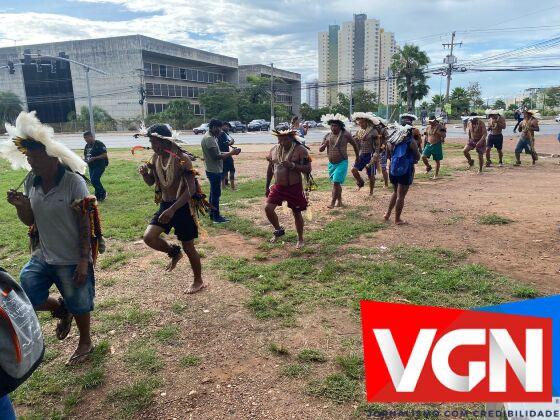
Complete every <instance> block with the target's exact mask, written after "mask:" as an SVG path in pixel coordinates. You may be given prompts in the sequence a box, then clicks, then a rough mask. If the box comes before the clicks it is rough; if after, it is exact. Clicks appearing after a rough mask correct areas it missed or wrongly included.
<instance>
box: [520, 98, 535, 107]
mask: <svg viewBox="0 0 560 420" xmlns="http://www.w3.org/2000/svg"><path fill="white" fill-rule="evenodd" d="M521 105H523V106H524V107H527V108H531V106H532V105H533V101H532V100H531V98H523V100H522V101H521Z"/></svg>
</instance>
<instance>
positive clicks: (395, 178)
mask: <svg viewBox="0 0 560 420" xmlns="http://www.w3.org/2000/svg"><path fill="white" fill-rule="evenodd" d="M398 130H399V131H400V133H397V135H396V136H392V142H390V143H389V144H388V147H389V150H388V154H389V156H390V158H391V167H390V170H389V177H390V179H391V184H393V189H394V191H393V195H392V196H391V201H390V202H389V208H388V209H387V213H385V216H384V219H385V221H389V219H390V218H391V213H392V211H393V209H395V224H397V225H404V224H407V222H406V221H404V220H403V219H402V218H401V215H402V211H403V208H404V199H405V197H406V194H407V193H408V189H409V188H410V185H412V181H413V180H414V165H416V163H417V162H418V161H419V160H420V152H419V150H418V143H417V142H416V139H415V138H414V135H413V131H412V129H411V128H408V129H406V128H405V127H401V128H399V129H398Z"/></svg>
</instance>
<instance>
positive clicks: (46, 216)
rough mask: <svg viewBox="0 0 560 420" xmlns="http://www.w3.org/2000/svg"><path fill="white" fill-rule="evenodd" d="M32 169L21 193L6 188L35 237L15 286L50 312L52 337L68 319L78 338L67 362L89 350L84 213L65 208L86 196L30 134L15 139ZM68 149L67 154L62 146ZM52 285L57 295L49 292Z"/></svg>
mask: <svg viewBox="0 0 560 420" xmlns="http://www.w3.org/2000/svg"><path fill="white" fill-rule="evenodd" d="M19 140H20V143H19V147H21V148H20V150H23V151H24V153H25V155H26V156H27V161H28V162H29V165H30V166H31V169H32V172H31V173H30V174H29V176H28V178H27V180H26V183H25V195H24V194H22V193H19V192H15V191H13V190H12V191H10V192H8V202H9V203H10V204H12V205H13V206H15V208H16V210H17V215H18V217H19V219H20V220H21V221H22V222H23V223H24V224H26V225H27V226H33V228H32V232H35V233H36V235H35V237H37V235H38V241H37V242H36V243H35V245H34V249H33V253H32V256H31V260H30V261H29V262H28V263H27V264H26V265H25V267H24V268H23V270H22V271H21V274H20V281H21V285H22V287H23V288H24V290H25V292H26V293H27V295H28V296H29V299H30V301H31V303H32V304H33V306H34V307H35V309H36V310H38V311H51V313H52V315H53V316H54V317H55V318H58V319H59V321H58V323H57V327H56V336H57V338H58V339H59V340H62V339H64V338H66V336H67V335H68V333H69V332H70V328H71V325H72V319H73V318H75V319H76V324H77V326H78V329H79V331H80V341H79V344H78V347H77V348H76V350H75V352H74V353H73V355H72V356H71V357H70V359H69V360H68V362H67V364H68V365H74V364H77V363H80V362H82V361H83V360H85V359H86V358H87V356H88V355H89V354H90V353H91V351H92V349H93V345H92V341H91V336H90V312H91V311H92V310H93V301H94V296H95V288H94V285H95V278H94V272H93V264H92V258H91V243H90V239H91V238H90V224H89V215H87V214H85V215H83V214H81V213H80V212H77V211H75V210H73V209H72V208H71V205H72V203H74V202H75V201H76V200H78V201H80V200H83V199H84V198H85V197H86V196H88V195H89V191H88V188H87V186H86V183H85V181H84V179H83V178H82V177H81V176H80V175H78V174H76V173H74V172H71V171H70V170H68V169H67V168H66V167H65V166H63V164H62V163H61V162H60V161H59V158H58V157H55V156H50V155H49V154H47V149H46V147H45V145H44V144H43V143H41V142H39V141H36V140H34V139H31V138H28V139H19ZM68 152H69V153H72V152H70V151H68ZM53 284H55V285H56V287H57V288H58V290H59V292H60V294H61V295H62V297H61V298H59V299H58V300H57V299H55V298H53V297H49V289H50V287H51V286H52V285H53Z"/></svg>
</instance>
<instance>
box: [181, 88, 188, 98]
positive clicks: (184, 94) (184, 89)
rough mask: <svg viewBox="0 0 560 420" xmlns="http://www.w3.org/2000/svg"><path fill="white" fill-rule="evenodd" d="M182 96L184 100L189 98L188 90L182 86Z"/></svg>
mask: <svg viewBox="0 0 560 420" xmlns="http://www.w3.org/2000/svg"><path fill="white" fill-rule="evenodd" d="M181 96H182V97H183V98H186V97H188V96H189V94H188V88H187V87H186V86H181Z"/></svg>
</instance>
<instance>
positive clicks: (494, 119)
mask: <svg viewBox="0 0 560 420" xmlns="http://www.w3.org/2000/svg"><path fill="white" fill-rule="evenodd" d="M502 112H503V109H500V110H495V109H488V110H486V115H488V123H487V127H488V132H489V133H490V134H488V140H487V142H486V167H489V166H492V160H491V159H490V151H491V150H492V147H495V148H496V150H497V151H498V159H499V160H500V166H503V165H504V162H503V158H504V154H503V152H502V147H503V145H504V135H503V134H502V130H504V129H505V128H506V119H505V118H504V117H502Z"/></svg>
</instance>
